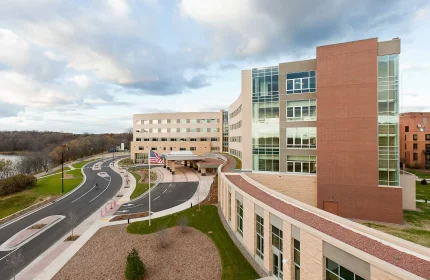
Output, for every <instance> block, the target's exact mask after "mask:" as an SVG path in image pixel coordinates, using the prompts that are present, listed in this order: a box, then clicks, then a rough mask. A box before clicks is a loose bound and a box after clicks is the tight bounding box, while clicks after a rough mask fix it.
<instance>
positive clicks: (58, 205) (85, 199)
mask: <svg viewBox="0 0 430 280" xmlns="http://www.w3.org/2000/svg"><path fill="white" fill-rule="evenodd" d="M98 161H99V160H97V161H94V162H91V163H89V164H87V165H86V166H85V167H87V168H84V173H85V175H86V176H87V179H86V181H85V183H84V184H83V185H82V186H81V187H80V188H79V189H77V190H76V191H75V192H73V193H71V194H70V195H68V196H67V197H65V198H63V199H61V200H58V201H56V202H54V203H52V204H50V205H49V206H47V207H45V208H43V209H41V210H39V211H37V212H34V213H32V214H30V215H28V216H26V217H25V218H23V219H20V220H18V221H16V222H14V223H11V224H6V226H3V225H0V244H3V242H5V241H6V240H8V239H9V238H10V237H12V236H13V235H14V234H16V233H17V232H19V231H21V230H23V229H25V228H26V227H28V226H30V225H31V224H33V223H36V222H38V221H39V220H41V219H43V218H45V217H47V216H51V215H64V216H66V217H68V216H69V213H70V212H73V213H75V214H76V216H77V221H76V225H79V224H80V223H81V222H82V221H84V220H85V219H86V218H88V217H89V216H90V215H91V214H92V213H94V212H95V211H97V210H99V209H100V208H101V207H102V206H103V205H104V204H105V203H106V202H107V201H108V200H109V199H111V198H112V197H114V196H115V194H116V193H117V192H118V191H119V189H120V188H121V185H122V179H121V176H120V175H119V174H118V173H116V172H115V171H113V170H112V169H111V168H110V167H109V164H110V163H111V162H112V159H109V160H105V161H104V163H103V164H102V166H101V170H92V167H93V165H94V164H95V163H96V162H98ZM99 172H106V173H107V175H109V176H108V177H105V178H102V177H100V176H98V175H97V174H98V173H99ZM96 182H97V183H98V188H97V189H96V188H94V186H95V183H96ZM60 183H61V182H59V184H58V187H59V188H61V184H60ZM68 232H70V226H69V225H68V223H67V218H66V219H63V220H61V221H60V222H58V223H57V224H55V225H54V226H52V227H51V228H48V229H47V230H46V231H45V232H43V233H42V234H40V235H39V236H37V237H35V238H34V239H32V240H31V241H29V242H28V243H26V244H24V245H22V246H21V247H20V250H21V252H22V254H23V257H24V258H23V263H22V264H21V265H20V266H19V267H17V269H16V273H18V272H19V271H21V270H22V269H23V268H25V267H26V266H27V265H28V264H30V263H31V262H32V261H33V260H34V259H36V258H37V257H38V256H39V255H41V254H42V253H43V252H44V251H45V250H47V249H48V248H49V247H50V246H52V245H53V244H54V243H55V242H57V241H58V240H59V239H60V238H62V237H64V235H65V234H67V233H68ZM10 253H11V251H0V279H1V280H3V279H5V280H9V279H11V278H12V276H13V275H12V273H13V272H12V269H11V268H10V267H7V265H6V259H7V255H8V254H10Z"/></svg>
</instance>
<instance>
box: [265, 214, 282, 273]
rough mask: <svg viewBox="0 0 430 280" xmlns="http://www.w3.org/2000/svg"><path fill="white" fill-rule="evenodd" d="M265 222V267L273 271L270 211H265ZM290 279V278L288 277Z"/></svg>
mask: <svg viewBox="0 0 430 280" xmlns="http://www.w3.org/2000/svg"><path fill="white" fill-rule="evenodd" d="M263 219H264V224H263V232H264V235H263V236H264V240H263V244H264V245H263V246H264V254H263V255H264V261H263V264H264V268H265V269H266V271H268V272H269V275H270V274H271V273H270V272H271V271H272V262H273V260H272V227H271V226H270V212H269V211H264V217H263ZM286 279H288V278H286Z"/></svg>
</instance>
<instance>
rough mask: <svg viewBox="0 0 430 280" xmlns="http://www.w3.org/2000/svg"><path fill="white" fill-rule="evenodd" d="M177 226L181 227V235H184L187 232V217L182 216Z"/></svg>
mask: <svg viewBox="0 0 430 280" xmlns="http://www.w3.org/2000/svg"><path fill="white" fill-rule="evenodd" d="M178 225H179V226H180V227H181V231H182V233H186V232H187V231H188V217H187V216H182V217H181V218H180V219H179V221H178Z"/></svg>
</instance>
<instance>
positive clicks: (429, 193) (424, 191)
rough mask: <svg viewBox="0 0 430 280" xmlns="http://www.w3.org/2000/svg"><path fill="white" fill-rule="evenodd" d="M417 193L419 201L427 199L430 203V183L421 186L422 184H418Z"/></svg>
mask: <svg viewBox="0 0 430 280" xmlns="http://www.w3.org/2000/svg"><path fill="white" fill-rule="evenodd" d="M416 184H417V185H416V186H417V187H416V193H417V199H425V198H427V199H428V200H429V201H430V182H428V183H427V184H428V185H421V182H416Z"/></svg>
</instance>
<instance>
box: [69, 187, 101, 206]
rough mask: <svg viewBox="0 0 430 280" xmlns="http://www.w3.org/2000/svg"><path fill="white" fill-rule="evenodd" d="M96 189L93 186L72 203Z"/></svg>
mask: <svg viewBox="0 0 430 280" xmlns="http://www.w3.org/2000/svg"><path fill="white" fill-rule="evenodd" d="M95 187H96V185H94V187H92V188H91V189H90V190H89V191H87V192H86V193H84V194H83V195H81V196H80V197H78V198H77V199H75V200H73V201H72V203H73V202H75V201H76V200H78V199H80V198H81V197H83V196H84V195H86V194H87V193H89V192H90V191H92V190H93V189H94V188H95Z"/></svg>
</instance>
